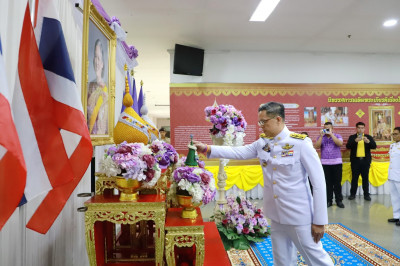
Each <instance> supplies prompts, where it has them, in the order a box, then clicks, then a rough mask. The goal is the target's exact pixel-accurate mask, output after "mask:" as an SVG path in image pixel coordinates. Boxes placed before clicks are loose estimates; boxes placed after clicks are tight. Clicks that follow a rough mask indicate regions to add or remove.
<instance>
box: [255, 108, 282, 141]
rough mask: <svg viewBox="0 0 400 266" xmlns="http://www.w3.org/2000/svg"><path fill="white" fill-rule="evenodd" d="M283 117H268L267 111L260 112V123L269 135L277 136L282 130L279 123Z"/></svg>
mask: <svg viewBox="0 0 400 266" xmlns="http://www.w3.org/2000/svg"><path fill="white" fill-rule="evenodd" d="M281 120H282V118H281V117H279V116H276V117H268V116H267V112H266V111H261V112H258V125H259V126H260V127H261V129H262V130H263V132H264V134H265V135H267V137H275V136H276V135H277V134H278V133H279V132H280V130H281V128H280V127H279V123H280V121H281Z"/></svg>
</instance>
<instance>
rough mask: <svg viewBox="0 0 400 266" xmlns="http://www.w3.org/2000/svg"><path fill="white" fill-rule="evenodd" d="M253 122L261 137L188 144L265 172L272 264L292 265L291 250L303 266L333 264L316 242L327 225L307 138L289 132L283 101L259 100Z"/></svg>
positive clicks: (320, 178)
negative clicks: (257, 164)
mask: <svg viewBox="0 0 400 266" xmlns="http://www.w3.org/2000/svg"><path fill="white" fill-rule="evenodd" d="M258 125H259V126H260V127H261V128H262V130H263V132H264V133H263V134H261V138H260V139H258V140H256V141H255V142H253V143H251V144H248V145H245V146H237V147H231V146H214V145H213V146H208V145H206V144H203V143H201V142H198V141H194V142H193V144H194V145H196V147H197V151H198V152H203V153H206V154H207V156H208V157H209V158H226V159H237V160H247V159H252V158H258V159H259V161H260V164H261V166H262V171H263V176H264V204H263V206H264V207H263V209H264V212H265V214H266V216H267V217H268V218H270V219H271V242H272V253H273V259H274V265H278V266H280V265H282V266H286V265H295V264H296V260H297V258H296V248H297V250H298V251H299V252H300V254H301V255H302V256H303V258H304V259H305V261H306V263H307V264H308V265H318V266H322V265H333V262H332V259H331V258H330V257H329V255H328V253H327V252H326V251H325V250H324V249H323V247H322V243H321V241H320V240H321V238H322V237H323V236H324V230H325V229H324V227H325V224H327V223H328V212H327V207H326V203H325V202H326V187H325V180H324V171H323V169H322V166H321V163H320V160H319V157H318V154H317V152H316V150H315V149H314V147H313V145H312V142H311V140H310V138H307V137H306V136H304V135H302V134H297V133H293V132H290V131H289V129H288V128H287V127H286V125H285V107H284V105H283V104H282V103H277V102H268V103H265V104H262V105H261V106H260V107H259V108H258ZM307 176H309V178H310V181H311V183H312V185H313V189H314V195H311V191H310V187H309V185H308V179H307Z"/></svg>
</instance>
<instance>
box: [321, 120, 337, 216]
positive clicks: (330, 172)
mask: <svg viewBox="0 0 400 266" xmlns="http://www.w3.org/2000/svg"><path fill="white" fill-rule="evenodd" d="M342 145H343V138H342V136H340V135H339V134H336V133H333V126H332V123H331V122H326V123H325V124H324V128H323V129H321V130H320V136H318V138H317V142H316V143H315V148H316V149H319V148H320V149H321V163H322V168H323V169H324V173H325V181H326V196H327V206H328V208H329V207H331V206H332V201H333V193H335V200H336V205H337V206H338V207H339V208H344V204H343V195H342V167H343V164H342V153H341V152H340V147H341V146H342Z"/></svg>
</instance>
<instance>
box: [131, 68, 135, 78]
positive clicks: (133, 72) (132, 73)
mask: <svg viewBox="0 0 400 266" xmlns="http://www.w3.org/2000/svg"><path fill="white" fill-rule="evenodd" d="M134 74H135V71H133V69H131V76H132V77H133V75H134Z"/></svg>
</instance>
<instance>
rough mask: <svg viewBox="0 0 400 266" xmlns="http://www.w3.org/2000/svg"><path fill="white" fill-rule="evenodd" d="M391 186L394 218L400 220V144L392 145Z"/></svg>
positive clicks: (390, 152) (390, 153)
mask: <svg viewBox="0 0 400 266" xmlns="http://www.w3.org/2000/svg"><path fill="white" fill-rule="evenodd" d="M389 155H390V165H389V177H388V179H389V186H390V199H391V201H392V207H393V218H396V219H399V218H400V142H396V143H392V144H391V145H390V150H389Z"/></svg>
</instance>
